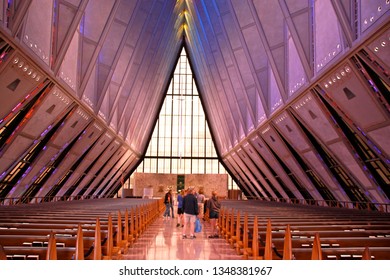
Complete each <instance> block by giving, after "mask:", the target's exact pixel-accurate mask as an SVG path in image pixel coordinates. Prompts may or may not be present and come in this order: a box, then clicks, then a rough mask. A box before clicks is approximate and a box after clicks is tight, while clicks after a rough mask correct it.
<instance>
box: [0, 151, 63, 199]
mask: <svg viewBox="0 0 390 280" xmlns="http://www.w3.org/2000/svg"><path fill="white" fill-rule="evenodd" d="M58 152H59V150H58V149H57V148H54V147H50V146H46V147H45V148H44V150H43V151H42V152H41V153H40V154H39V156H38V158H36V160H35V161H34V162H33V163H32V165H31V166H30V167H29V168H28V169H27V171H26V172H25V173H24V175H23V177H22V179H21V180H19V182H18V183H17V184H16V185H15V186H14V187H13V188H12V190H11V191H10V192H9V194H8V195H7V197H20V196H21V195H22V194H23V193H24V191H25V190H26V189H28V188H29V187H30V185H31V184H32V183H33V182H34V181H35V179H36V178H37V177H38V176H39V175H40V174H41V173H42V172H43V171H44V170H45V167H46V166H47V165H48V164H49V163H50V161H51V160H54V159H55V156H56V154H57V153H58Z"/></svg>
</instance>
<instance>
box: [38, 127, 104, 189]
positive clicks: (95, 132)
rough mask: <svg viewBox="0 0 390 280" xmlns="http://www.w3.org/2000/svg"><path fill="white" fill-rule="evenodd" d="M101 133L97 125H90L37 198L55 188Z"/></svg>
mask: <svg viewBox="0 0 390 280" xmlns="http://www.w3.org/2000/svg"><path fill="white" fill-rule="evenodd" d="M101 133H102V128H101V127H100V126H99V125H97V124H92V123H91V124H90V125H89V126H88V127H87V128H86V129H85V132H84V134H83V135H82V136H81V137H80V138H79V139H78V140H77V142H76V143H75V144H74V146H73V147H72V149H71V150H70V151H69V153H68V154H67V155H66V158H65V159H64V160H63V162H61V164H60V166H59V167H58V168H57V169H56V171H55V173H53V174H52V175H51V176H50V178H49V179H48V180H47V182H46V183H45V184H44V186H43V187H42V188H41V189H40V191H39V192H38V193H37V196H45V195H46V193H47V192H48V191H49V190H50V189H51V188H52V187H53V186H55V185H56V184H57V183H58V181H59V180H60V179H61V178H62V177H63V176H64V175H65V174H66V173H67V172H68V171H69V170H70V168H71V167H72V165H73V164H74V163H75V162H76V161H77V160H78V159H79V158H80V157H81V156H82V155H83V153H84V152H85V151H86V150H87V149H88V148H89V147H90V145H92V144H93V143H94V142H95V141H96V139H97V138H98V137H99V136H100V134H101Z"/></svg>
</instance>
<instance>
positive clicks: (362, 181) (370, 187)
mask: <svg viewBox="0 0 390 280" xmlns="http://www.w3.org/2000/svg"><path fill="white" fill-rule="evenodd" d="M329 149H330V150H331V151H332V153H333V155H334V156H335V157H337V158H338V161H339V162H340V163H341V164H343V166H345V168H346V169H347V170H349V172H350V175H352V176H353V177H354V178H355V179H356V180H357V181H358V182H359V185H360V186H361V187H362V188H363V189H362V191H363V193H365V194H366V195H367V196H368V197H371V198H373V196H374V197H375V200H376V201H378V202H381V203H387V202H386V201H385V199H384V198H383V196H382V195H380V194H379V193H378V190H377V188H376V187H375V186H374V184H373V183H372V181H371V180H370V179H369V177H368V175H367V173H365V172H364V171H363V169H362V168H361V167H360V165H359V164H358V163H357V161H356V158H355V157H354V156H353V155H352V153H351V152H350V151H349V150H348V149H347V148H346V146H345V144H344V143H342V142H338V143H333V144H330V145H329Z"/></svg>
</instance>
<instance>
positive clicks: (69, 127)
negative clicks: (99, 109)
mask: <svg viewBox="0 0 390 280" xmlns="http://www.w3.org/2000/svg"><path fill="white" fill-rule="evenodd" d="M90 120H91V117H90V116H89V115H88V114H87V113H85V111H84V110H83V109H80V108H77V109H75V110H74V112H73V114H71V116H70V117H69V118H68V119H67V120H66V121H65V123H64V125H63V126H61V128H60V129H59V131H58V132H57V133H56V134H55V136H54V138H53V139H52V140H51V141H50V144H51V145H55V146H57V147H59V148H62V147H65V145H67V144H68V143H69V142H70V141H72V139H73V138H74V137H76V135H77V134H79V133H80V132H81V131H82V130H83V129H85V127H86V126H87V124H88V123H89V122H90Z"/></svg>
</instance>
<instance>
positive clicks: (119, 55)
mask: <svg viewBox="0 0 390 280" xmlns="http://www.w3.org/2000/svg"><path fill="white" fill-rule="evenodd" d="M139 3H140V2H139V1H137V4H136V5H135V7H134V8H133V11H136V10H137V9H138V8H139ZM132 15H134V13H132ZM135 18H136V17H135V16H132V17H131V19H130V21H129V22H128V23H127V26H126V30H125V32H124V35H123V38H122V40H121V43H120V44H119V47H118V51H117V52H116V54H115V57H114V60H113V63H112V65H111V71H110V74H109V76H108V77H107V81H106V83H105V86H104V87H103V89H102V92H101V94H100V95H99V99H98V101H97V103H96V109H95V113H97V112H99V111H100V109H101V107H102V103H103V100H104V97H105V93H106V92H107V89H108V87H109V85H110V83H111V78H112V76H113V75H114V72H115V71H114V69H115V68H116V66H117V64H118V62H119V59H120V57H121V53H122V50H123V48H124V47H125V45H126V42H127V38H128V37H129V34H130V31H131V27H132V26H133V24H134V19H135ZM119 92H120V91H119V90H118V91H117V92H116V98H115V100H117V99H118V98H119V97H118V96H119Z"/></svg>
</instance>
